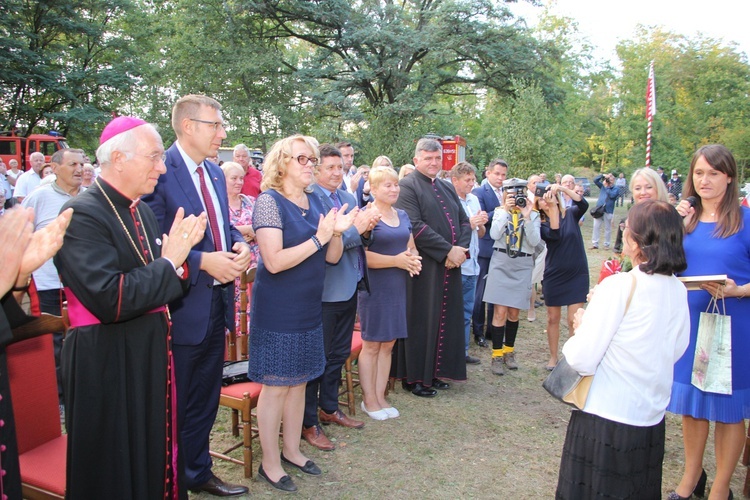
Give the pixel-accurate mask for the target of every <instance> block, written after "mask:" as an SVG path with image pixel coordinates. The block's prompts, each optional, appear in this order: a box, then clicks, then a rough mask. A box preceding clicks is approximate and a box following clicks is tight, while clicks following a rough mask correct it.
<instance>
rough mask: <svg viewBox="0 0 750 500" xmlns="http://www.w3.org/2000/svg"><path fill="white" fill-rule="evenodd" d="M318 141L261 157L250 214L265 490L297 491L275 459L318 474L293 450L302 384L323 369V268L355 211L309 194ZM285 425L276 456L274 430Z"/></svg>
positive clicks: (254, 365) (291, 144) (298, 139)
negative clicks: (330, 206)
mask: <svg viewBox="0 0 750 500" xmlns="http://www.w3.org/2000/svg"><path fill="white" fill-rule="evenodd" d="M317 155H318V146H317V141H316V140H315V139H313V138H312V137H306V136H302V135H294V136H291V137H287V138H286V139H282V140H280V141H278V142H277V143H276V144H274V145H273V147H272V148H271V150H270V151H269V152H268V155H267V156H266V163H265V168H264V170H265V175H264V177H263V184H262V189H263V193H261V194H260V196H258V199H257V201H256V203H255V211H254V212H253V227H254V229H255V236H256V240H257V242H258V246H259V247H260V256H261V260H260V263H259V264H258V271H257V274H256V278H255V285H254V287H253V300H252V309H251V316H250V318H251V320H250V338H249V341H250V342H249V344H250V348H249V351H250V363H249V368H248V376H249V377H250V379H251V380H253V381H255V382H259V383H261V384H263V389H262V391H261V394H260V397H259V399H258V431H259V434H260V444H261V449H262V450H263V460H262V463H261V465H260V467H259V469H258V474H259V475H260V476H261V477H262V478H263V479H265V480H266V481H268V482H269V483H270V484H271V485H272V486H274V487H275V488H277V489H281V490H284V491H296V490H297V487H296V485H295V484H294V482H293V481H292V479H291V478H290V477H289V476H288V475H286V472H285V471H284V469H283V468H282V467H281V461H283V462H285V463H287V464H289V465H291V466H294V467H297V468H300V469H302V471H303V472H306V473H308V474H313V475H317V474H320V469H319V468H318V467H317V466H316V465H315V464H314V463H313V462H312V461H310V460H308V459H307V457H305V456H304V455H303V454H302V452H301V451H300V449H299V443H300V436H301V434H302V417H303V413H304V408H305V385H306V384H307V382H308V381H309V380H312V379H315V378H317V377H319V376H320V375H321V374H322V373H323V368H324V366H325V354H324V349H323V325H322V298H323V280H324V277H325V263H326V262H329V263H332V264H335V263H336V262H338V260H339V259H340V258H341V254H342V252H343V244H342V242H341V232H342V231H345V230H346V229H348V228H349V227H350V226H351V224H352V221H353V219H354V216H356V215H357V213H358V212H359V210H358V209H355V210H352V211H351V212H349V213H348V214H346V215H343V210H345V209H346V205H344V207H342V209H343V210H342V211H341V212H342V214H340V215H339V214H338V213H337V211H336V210H331V211H330V212H328V214H327V215H326V216H325V217H324V216H323V215H322V214H323V211H324V210H323V206H322V205H321V203H320V201H319V200H318V198H317V197H316V196H314V195H312V194H311V193H312V191H311V190H310V189H309V186H310V184H311V183H312V182H313V169H314V168H315V165H316V164H317V162H318V159H317ZM282 418H283V420H284V430H283V452H282V453H281V455H279V446H278V440H279V428H280V425H281V420H282Z"/></svg>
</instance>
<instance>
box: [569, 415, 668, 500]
mask: <svg viewBox="0 0 750 500" xmlns="http://www.w3.org/2000/svg"><path fill="white" fill-rule="evenodd" d="M663 459H664V419H662V420H661V422H659V423H658V424H656V425H653V426H651V427H637V426H633V425H627V424H621V423H619V422H614V421H612V420H607V419H605V418H602V417H599V416H597V415H592V414H590V413H585V412H582V411H578V410H574V411H573V412H572V414H571V416H570V422H569V423H568V432H567V434H566V436H565V445H564V446H563V451H562V459H561V463H560V476H559V478H558V480H557V494H556V495H555V498H558V499H570V500H583V499H587V498H622V499H624V498H632V499H639V500H649V499H655V500H658V499H659V498H661V467H662V461H663Z"/></svg>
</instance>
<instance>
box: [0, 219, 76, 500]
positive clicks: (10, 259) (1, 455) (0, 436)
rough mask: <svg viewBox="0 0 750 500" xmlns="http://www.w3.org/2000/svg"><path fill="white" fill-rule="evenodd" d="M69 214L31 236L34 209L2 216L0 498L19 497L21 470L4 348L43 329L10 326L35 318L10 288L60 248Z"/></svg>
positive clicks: (23, 286) (24, 282) (22, 287)
mask: <svg viewBox="0 0 750 500" xmlns="http://www.w3.org/2000/svg"><path fill="white" fill-rule="evenodd" d="M70 215H71V212H70V211H68V212H65V213H62V214H60V215H59V216H58V217H57V219H56V220H55V221H54V222H52V223H51V224H49V225H48V226H47V227H46V228H44V229H42V230H40V231H39V232H37V233H35V234H32V231H33V229H34V211H33V210H32V209H22V208H15V209H11V210H6V211H5V212H4V213H3V214H2V215H0V262H2V266H0V297H1V298H0V421H1V422H3V424H2V425H0V464H2V474H0V492H2V497H3V498H11V499H15V498H21V471H20V469H19V464H18V444H17V442H16V426H15V419H14V416H13V404H12V402H11V394H10V384H9V380H8V365H7V360H6V355H5V347H6V346H8V345H9V344H12V343H14V342H18V341H21V340H25V339H28V338H31V337H32V336H36V335H38V334H40V333H43V332H44V330H42V329H38V328H37V329H30V330H32V331H26V332H24V333H20V332H19V331H18V330H14V329H15V328H16V327H19V326H22V325H28V324H29V323H30V322H32V321H33V319H34V318H33V317H31V316H27V315H26V314H25V313H24V312H23V309H21V306H19V305H18V302H17V301H16V298H15V297H14V296H13V295H14V293H13V292H25V291H26V290H27V289H28V283H29V280H30V278H31V272H32V271H36V270H37V268H39V266H41V265H42V264H44V263H45V262H46V261H48V260H49V259H51V258H52V256H53V255H55V252H57V251H58V250H59V249H60V246H61V245H62V236H63V234H64V233H65V228H66V227H67V226H68V222H69V221H70Z"/></svg>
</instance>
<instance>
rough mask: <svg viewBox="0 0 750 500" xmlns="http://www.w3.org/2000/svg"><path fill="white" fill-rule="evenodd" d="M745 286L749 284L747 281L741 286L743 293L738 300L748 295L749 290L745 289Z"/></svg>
mask: <svg viewBox="0 0 750 500" xmlns="http://www.w3.org/2000/svg"><path fill="white" fill-rule="evenodd" d="M745 286H747V283H745V284H744V285H742V286H741V287H740V290H742V295H740V296H739V297H737V299H738V300H741V299H744V298H745V295H747V292H746V291H745Z"/></svg>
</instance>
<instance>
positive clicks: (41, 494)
mask: <svg viewBox="0 0 750 500" xmlns="http://www.w3.org/2000/svg"><path fill="white" fill-rule="evenodd" d="M6 352H7V357H8V378H9V381H10V391H11V397H12V398H13V414H14V417H15V423H16V438H17V440H18V453H19V460H20V466H21V482H22V486H23V496H24V498H29V499H48V498H64V497H65V460H66V451H67V444H68V436H66V435H63V434H62V432H61V428H60V412H59V408H58V405H57V378H56V375H55V359H54V353H53V347H52V335H43V336H41V337H36V338H33V339H29V340H25V341H23V342H18V343H16V344H12V345H10V346H8V348H7V349H6Z"/></svg>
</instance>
